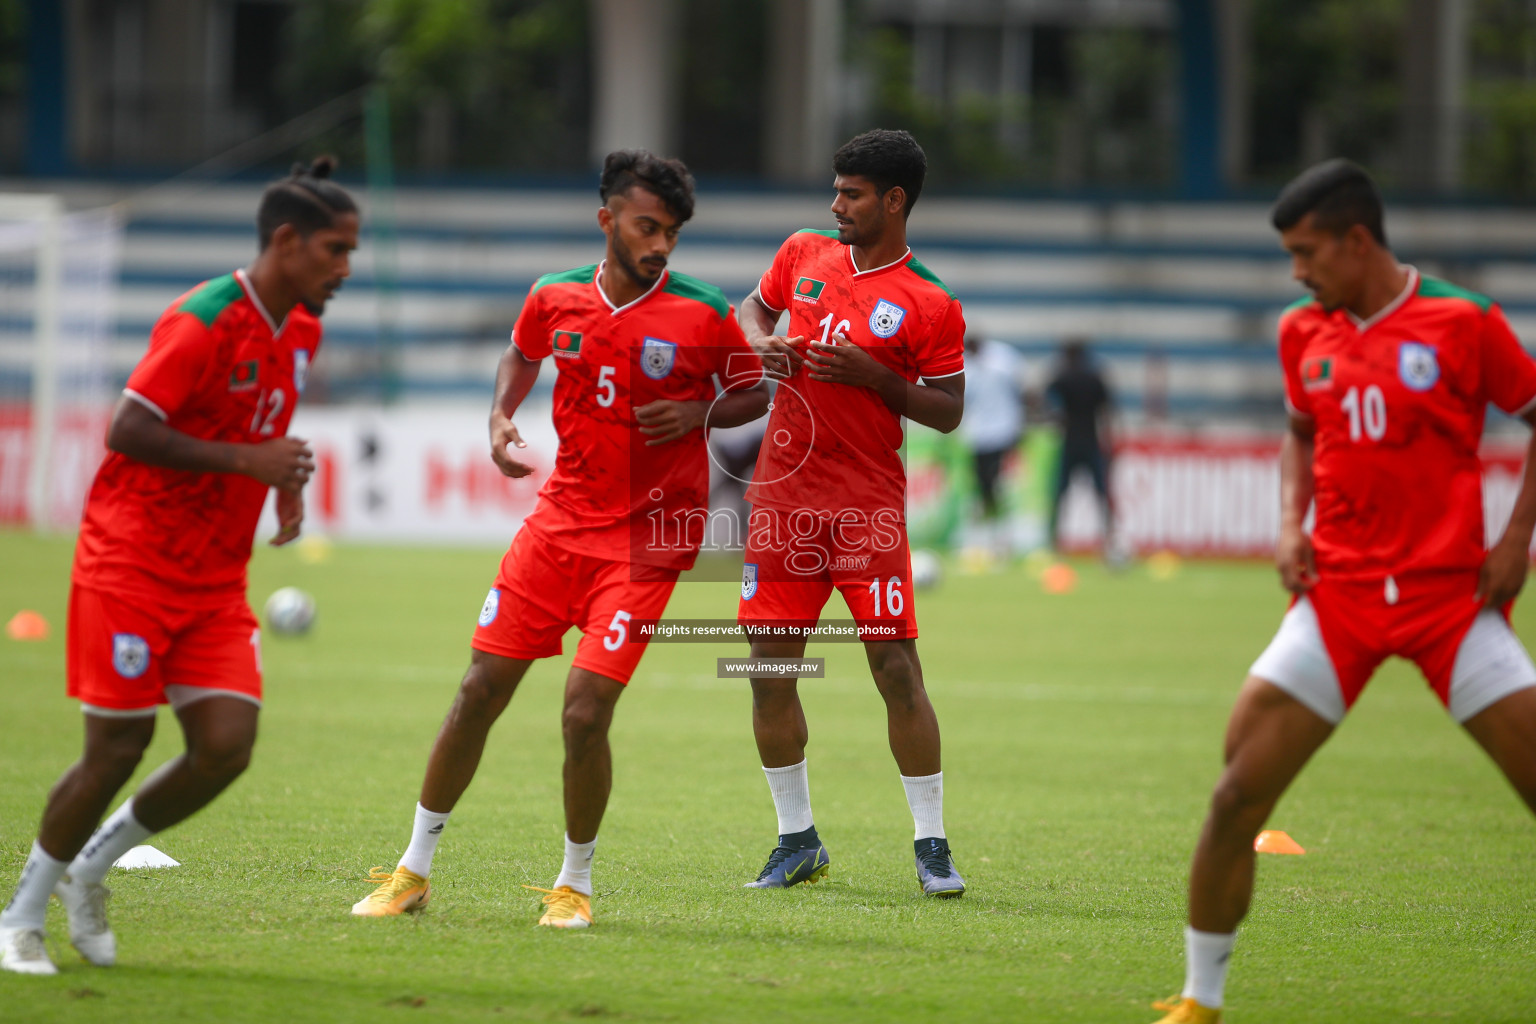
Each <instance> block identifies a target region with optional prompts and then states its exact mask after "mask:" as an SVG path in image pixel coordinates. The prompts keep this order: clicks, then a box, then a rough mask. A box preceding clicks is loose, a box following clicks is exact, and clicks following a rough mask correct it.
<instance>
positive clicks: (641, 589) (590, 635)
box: [471, 526, 678, 685]
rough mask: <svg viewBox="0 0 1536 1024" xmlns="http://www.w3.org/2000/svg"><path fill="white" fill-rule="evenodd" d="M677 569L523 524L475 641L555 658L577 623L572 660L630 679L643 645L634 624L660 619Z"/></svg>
mask: <svg viewBox="0 0 1536 1024" xmlns="http://www.w3.org/2000/svg"><path fill="white" fill-rule="evenodd" d="M677 575H678V572H677V570H676V569H661V568H656V567H654V566H648V565H631V564H630V563H628V562H613V561H609V560H607V559H603V558H592V557H591V556H589V555H579V554H576V553H575V552H573V551H567V550H565V549H564V548H562V547H557V546H556V545H554V544H551V543H550V542H549V540H547V539H546V538H545V537H544V535H543V534H540V533H538V532H537V531H535V530H533V529H531V528H529V527H527V526H524V527H523V528H522V529H521V530H519V531H518V532H517V536H516V537H513V538H512V546H511V547H510V548H508V549H507V553H506V555H505V556H503V558H502V560H501V570H500V571H499V572H498V573H497V574H496V585H495V586H494V587H492V588H491V592H490V593H489V594H487V595H486V598H485V605H484V607H482V608H481V609H480V622H479V625H478V626H476V628H475V638H474V640H472V641H471V646H472V647H474V648H475V650H477V651H485V652H486V653H487V654H499V655H501V656H502V657H504V658H517V659H519V660H533V659H535V658H552V657H554V656H555V655H557V654H559V653H561V651H562V650H563V649H564V648H563V646H562V643H561V641H562V638H563V637H564V636H565V633H566V630H568V629H570V628H571V627H572V626H577V627H579V628H580V629H581V634H582V635H581V642H580V643H578V644H577V645H576V658H575V661H574V662H573V664H574V666H575V667H577V668H584V669H587V670H588V671H590V672H596V673H597V674H598V675H602V676H607V677H608V678H609V679H614V680H617V681H618V682H621V683H624V684H626V685H628V683H629V679H630V676H632V675H634V674H635V666H636V665H638V664H640V656H641V655H642V654H644V653H645V645H646V640H644V639H642V638H640V637H637V636H635V635H634V631H633V630H632V629H631V628H630V625H629V624H630V622H631V621H632V620H634V619H659V618H661V615H662V612H664V611H666V609H667V600H668V599H669V598H671V596H672V588H673V587H674V586H676V585H677Z"/></svg>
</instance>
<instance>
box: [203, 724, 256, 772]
mask: <svg viewBox="0 0 1536 1024" xmlns="http://www.w3.org/2000/svg"><path fill="white" fill-rule="evenodd" d="M254 746H255V737H251V736H245V735H242V734H238V733H231V734H226V735H221V736H210V737H206V738H204V739H203V741H202V742H200V743H198V744H197V745H196V746H194V747H193V748H192V749H191V750H189V751H188V752H187V756H188V759H189V760H190V761H191V763H192V769H193V770H194V771H196V772H197V773H198V774H199V775H202V776H204V777H205V778H209V779H218V780H222V781H224V782H229V781H232V780H234V779H236V778H238V777H239V776H240V774H241V773H242V772H244V771H245V770H246V769H247V768H249V767H250V765H251V750H252V748H253V747H254Z"/></svg>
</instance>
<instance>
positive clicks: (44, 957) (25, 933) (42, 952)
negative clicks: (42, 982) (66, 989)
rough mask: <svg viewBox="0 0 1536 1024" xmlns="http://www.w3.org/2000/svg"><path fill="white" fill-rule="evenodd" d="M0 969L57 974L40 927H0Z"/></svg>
mask: <svg viewBox="0 0 1536 1024" xmlns="http://www.w3.org/2000/svg"><path fill="white" fill-rule="evenodd" d="M0 971H15V972H16V973H17V974H58V973H59V969H58V968H57V967H55V966H53V961H52V960H51V959H50V958H49V956H48V946H47V944H46V943H44V942H43V930H42V929H41V928H0Z"/></svg>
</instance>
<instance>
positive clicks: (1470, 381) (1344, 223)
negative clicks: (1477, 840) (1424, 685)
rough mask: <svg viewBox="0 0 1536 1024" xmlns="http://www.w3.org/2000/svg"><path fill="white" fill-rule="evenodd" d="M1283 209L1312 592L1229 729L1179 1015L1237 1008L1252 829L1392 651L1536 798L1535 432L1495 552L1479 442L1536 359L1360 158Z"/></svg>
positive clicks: (1290, 489)
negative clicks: (1399, 244) (1535, 656)
mask: <svg viewBox="0 0 1536 1024" xmlns="http://www.w3.org/2000/svg"><path fill="white" fill-rule="evenodd" d="M1273 220H1274V224H1275V227H1276V228H1277V229H1278V230H1279V232H1280V238H1281V242H1282V244H1283V245H1284V247H1285V249H1286V251H1287V252H1289V253H1290V254H1291V263H1292V268H1293V273H1294V275H1295V277H1296V279H1297V280H1298V281H1300V282H1301V283H1302V284H1304V285H1305V286H1306V287H1307V288H1308V289H1309V290H1310V291H1311V292H1312V297H1311V298H1310V299H1306V300H1304V301H1301V302H1298V303H1296V304H1295V305H1293V306H1292V307H1291V308H1290V309H1288V310H1287V311H1286V312H1285V314H1284V315H1283V316H1282V318H1281V321H1280V363H1281V368H1282V369H1283V370H1284V374H1285V396H1286V404H1287V406H1288V409H1289V412H1290V430H1289V432H1288V433H1287V434H1286V436H1285V440H1284V443H1283V446H1282V448H1281V455H1280V467H1281V468H1280V472H1281V485H1280V494H1281V527H1280V538H1279V543H1278V546H1277V549H1276V561H1277V563H1278V566H1279V570H1280V578H1281V582H1282V583H1283V584H1284V585H1285V587H1286V589H1288V590H1290V591H1291V592H1292V593H1293V594H1295V595H1296V597H1295V599H1294V601H1293V603H1292V605H1291V609H1290V611H1289V612H1287V613H1286V616H1285V618H1284V619H1283V620H1281V623H1280V629H1279V631H1278V632H1277V633H1276V635H1275V638H1274V640H1273V641H1272V642H1271V643H1270V645H1269V647H1268V648H1267V649H1266V650H1265V651H1264V653H1263V654H1262V655H1260V657H1259V659H1258V661H1256V662H1255V663H1254V665H1253V667H1252V668H1251V669H1250V670H1249V675H1248V679H1247V681H1246V682H1245V683H1244V684H1243V688H1242V691H1241V692H1240V693H1239V695H1238V698H1237V706H1236V707H1235V708H1234V709H1233V712H1232V718H1231V721H1230V723H1229V725H1228V727H1227V737H1226V769H1225V771H1224V772H1223V773H1222V776H1221V780H1220V781H1219V782H1218V783H1217V785H1216V791H1215V793H1214V795H1213V796H1212V799H1211V808H1210V814H1209V816H1208V817H1207V818H1206V821H1205V827H1204V830H1203V831H1202V832H1201V834H1200V841H1199V843H1198V845H1197V846H1196V848H1195V856H1194V864H1193V866H1192V868H1191V872H1190V882H1189V927H1188V928H1187V929H1186V930H1185V940H1186V950H1187V955H1188V961H1187V973H1186V981H1185V985H1184V990H1183V993H1182V995H1181V996H1180V997H1177V998H1175V999H1173V1000H1170V1001H1169V1002H1167V1003H1160V1004H1158V1008H1159V1009H1162V1010H1166V1011H1168V1012H1167V1016H1165V1017H1164V1018H1162V1024H1207V1022H1212V1021H1216V1020H1218V1019H1219V1017H1220V1015H1221V1005H1222V1001H1223V987H1224V983H1225V977H1226V970H1227V963H1228V960H1229V958H1230V956H1231V953H1232V946H1233V939H1234V937H1235V932H1236V929H1237V925H1238V922H1239V921H1241V920H1242V919H1243V916H1244V915H1245V914H1246V913H1247V910H1248V904H1249V900H1250V899H1251V897H1252V895H1253V873H1254V859H1255V858H1254V839H1255V837H1256V836H1257V835H1258V832H1259V829H1260V828H1261V827H1262V826H1263V825H1264V822H1265V819H1266V818H1268V817H1269V814H1270V811H1271V810H1272V809H1273V808H1274V806H1275V803H1276V802H1277V801H1278V800H1279V799H1280V796H1281V794H1282V793H1284V792H1285V790H1286V787H1287V786H1289V785H1290V783H1291V780H1292V779H1294V778H1295V777H1296V775H1297V773H1298V772H1299V771H1300V770H1301V768H1302V766H1303V765H1304V764H1306V762H1307V759H1308V758H1309V757H1311V756H1312V753H1313V752H1314V751H1316V750H1317V749H1318V747H1320V746H1321V745H1322V744H1323V742H1324V741H1325V740H1327V739H1328V736H1329V735H1330V734H1331V733H1332V732H1333V729H1334V727H1335V726H1336V725H1338V723H1339V722H1340V721H1341V720H1342V719H1343V717H1344V715H1345V713H1346V712H1347V711H1348V710H1349V708H1350V706H1351V705H1352V704H1353V703H1354V701H1355V698H1356V697H1358V696H1359V695H1360V691H1361V690H1362V689H1363V688H1364V686H1365V684H1366V682H1367V681H1368V680H1369V679H1370V677H1371V675H1372V673H1373V672H1374V671H1375V670H1376V667H1377V666H1378V665H1380V664H1381V662H1382V661H1383V660H1385V659H1386V658H1387V657H1388V656H1391V655H1398V656H1400V657H1403V658H1407V659H1409V660H1411V661H1413V662H1414V663H1415V664H1417V665H1418V666H1419V669H1420V671H1422V672H1423V673H1424V676H1425V678H1426V680H1427V681H1428V682H1429V685H1430V688H1431V689H1433V690H1434V692H1435V694H1436V696H1438V697H1439V698H1440V701H1441V702H1442V703H1443V704H1445V706H1446V708H1447V710H1448V711H1449V712H1450V714H1451V716H1452V717H1453V718H1455V719H1456V720H1457V721H1458V722H1460V723H1461V725H1462V726H1463V727H1464V728H1465V729H1466V730H1467V732H1468V733H1469V734H1471V736H1472V738H1473V739H1474V740H1476V741H1477V742H1478V743H1479V744H1480V745H1481V746H1482V747H1483V749H1484V750H1486V751H1487V752H1488V755H1489V756H1490V757H1491V758H1492V759H1493V762H1494V763H1495V764H1496V765H1498V767H1499V769H1500V770H1501V771H1503V772H1504V774H1505V776H1506V777H1507V778H1508V779H1509V781H1510V782H1511V784H1513V786H1514V788H1515V789H1516V791H1517V792H1518V793H1519V795H1520V796H1521V798H1522V799H1524V800H1525V802H1526V804H1527V805H1529V806H1530V807H1531V809H1532V810H1536V667H1533V666H1532V663H1531V659H1530V657H1529V656H1528V655H1527V654H1526V651H1525V648H1524V647H1523V646H1521V643H1520V641H1519V640H1518V639H1517V638H1516V637H1515V634H1514V632H1513V631H1512V630H1511V629H1510V626H1509V621H1508V618H1507V616H1508V612H1509V608H1510V605H1511V603H1512V602H1513V601H1514V598H1515V596H1516V595H1517V594H1518V593H1519V592H1520V589H1521V587H1522V586H1523V585H1524V583H1525V576H1526V569H1527V565H1528V564H1529V555H1528V552H1529V550H1530V545H1531V531H1532V528H1533V526H1536V445H1533V447H1532V449H1531V450H1530V452H1529V453H1528V454H1527V458H1526V467H1525V476H1524V479H1523V481H1522V483H1521V488H1520V493H1519V496H1518V498H1517V499H1516V502H1515V508H1514V512H1513V515H1512V517H1511V519H1510V521H1509V525H1508V526H1507V527H1506V528H1505V530H1504V533H1503V536H1501V537H1499V538H1498V539H1497V542H1496V543H1495V544H1494V545H1493V546H1492V548H1491V549H1488V550H1485V548H1484V525H1483V503H1482V471H1481V464H1480V463H1479V461H1478V455H1477V450H1478V443H1479V440H1480V438H1481V436H1482V432H1483V417H1484V414H1485V412H1486V410H1487V407H1488V404H1489V403H1490V402H1491V403H1492V404H1494V405H1496V406H1498V407H1499V408H1500V409H1502V410H1504V411H1505V412H1507V413H1509V414H1511V415H1514V416H1519V417H1520V418H1521V419H1524V420H1525V421H1526V422H1527V423H1531V424H1536V362H1533V361H1532V359H1531V358H1530V356H1528V355H1527V354H1526V353H1525V351H1524V350H1523V349H1522V348H1521V347H1520V343H1519V341H1518V340H1517V339H1516V338H1515V336H1514V334H1513V332H1512V331H1511V330H1510V327H1509V324H1508V322H1507V321H1506V320H1505V319H1504V314H1503V313H1502V312H1500V310H1499V307H1498V306H1496V305H1494V304H1493V303H1492V302H1491V301H1490V300H1488V299H1487V298H1484V297H1483V296H1481V295H1478V294H1475V293H1473V292H1469V291H1465V290H1463V289H1461V288H1457V287H1455V286H1454V285H1450V284H1447V283H1445V282H1444V281H1438V280H1435V279H1434V278H1430V277H1425V276H1423V275H1421V274H1420V273H1419V272H1418V271H1417V270H1415V269H1414V268H1413V267H1408V266H1403V265H1401V264H1399V263H1398V262H1397V260H1396V259H1395V258H1393V255H1392V253H1391V251H1390V250H1389V249H1388V248H1387V244H1386V235H1385V233H1384V231H1383V228H1382V208H1381V198H1380V196H1379V194H1378V193H1377V191H1376V186H1375V184H1374V183H1373V182H1372V181H1371V179H1370V178H1369V176H1367V175H1366V173H1365V172H1364V171H1363V170H1361V169H1360V168H1359V167H1357V166H1355V165H1354V164H1351V163H1349V162H1348V161H1344V160H1333V161H1329V162H1327V163H1323V164H1319V165H1317V166H1316V167H1313V168H1311V169H1310V170H1308V171H1306V172H1305V173H1303V174H1302V175H1301V176H1300V177H1298V178H1297V179H1296V180H1295V181H1293V182H1291V183H1290V184H1289V185H1288V186H1286V188H1285V190H1284V191H1283V192H1281V194H1280V198H1279V201H1278V202H1277V203H1276V204H1275V208H1274V214H1273ZM1314 502H1315V519H1314V524H1313V526H1312V530H1311V533H1310V535H1309V534H1308V533H1307V532H1306V531H1305V530H1304V528H1303V520H1304V517H1305V516H1306V514H1307V509H1308V507H1309V506H1312V505H1313V504H1314Z"/></svg>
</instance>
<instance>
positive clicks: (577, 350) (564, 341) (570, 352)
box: [549, 331, 581, 359]
mask: <svg viewBox="0 0 1536 1024" xmlns="http://www.w3.org/2000/svg"><path fill="white" fill-rule="evenodd" d="M549 347H550V348H551V349H553V350H554V353H555V355H557V356H564V357H565V358H567V359H574V358H576V357H577V356H580V355H581V332H580V331H556V332H555V334H554V337H552V338H550V340H549Z"/></svg>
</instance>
